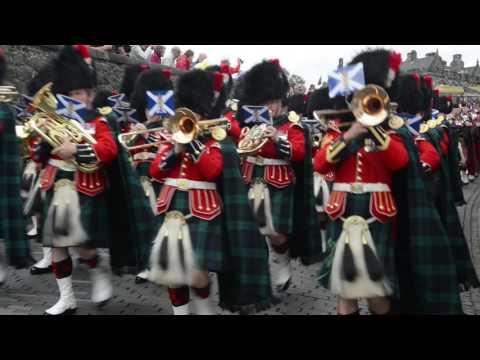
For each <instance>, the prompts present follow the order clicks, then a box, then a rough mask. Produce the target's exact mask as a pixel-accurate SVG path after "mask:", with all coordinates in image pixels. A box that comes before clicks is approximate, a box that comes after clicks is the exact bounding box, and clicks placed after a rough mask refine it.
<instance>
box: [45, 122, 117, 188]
mask: <svg viewBox="0 0 480 360" xmlns="http://www.w3.org/2000/svg"><path fill="white" fill-rule="evenodd" d="M88 125H89V126H90V129H89V131H90V132H91V133H92V135H93V137H94V138H95V140H96V141H97V143H96V144H94V145H92V148H93V150H94V152H95V154H96V156H97V159H98V162H99V163H98V165H99V169H98V170H97V171H95V172H93V173H88V174H87V173H84V172H81V171H79V170H77V171H76V173H75V183H76V186H77V191H78V192H80V193H82V194H84V195H87V196H95V195H97V194H100V193H102V192H103V191H104V190H105V187H106V179H105V174H104V171H103V169H102V165H105V164H108V163H110V162H112V161H113V160H114V159H115V158H116V157H117V154H118V148H117V144H116V143H115V140H114V138H113V135H112V132H111V130H110V127H109V126H108V123H107V121H106V120H105V119H104V118H103V117H97V118H96V119H95V120H93V121H91V122H89V123H88ZM50 158H51V159H56V160H61V159H60V158H59V157H57V156H51V157H50ZM57 172H58V167H56V166H55V165H52V164H48V165H47V166H46V167H45V173H44V175H43V177H42V180H41V184H40V187H41V189H42V190H44V191H47V190H49V189H51V187H52V186H53V184H54V182H55V177H56V174H57Z"/></svg>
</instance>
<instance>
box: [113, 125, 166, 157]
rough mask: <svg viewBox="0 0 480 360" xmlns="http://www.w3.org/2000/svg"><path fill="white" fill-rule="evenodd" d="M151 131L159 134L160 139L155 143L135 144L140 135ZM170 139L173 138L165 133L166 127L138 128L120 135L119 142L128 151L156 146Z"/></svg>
mask: <svg viewBox="0 0 480 360" xmlns="http://www.w3.org/2000/svg"><path fill="white" fill-rule="evenodd" d="M149 133H156V134H157V136H156V137H157V138H158V141H155V142H153V143H148V144H142V145H133V144H134V143H135V141H136V139H137V138H138V136H139V135H144V134H149ZM170 140H171V138H170V136H168V135H167V134H166V133H165V128H163V127H158V128H154V129H145V130H136V131H131V132H128V133H124V134H120V135H118V142H119V143H120V145H122V147H123V148H124V149H125V150H127V151H133V150H140V149H147V148H151V147H154V146H159V145H161V144H163V143H166V142H169V141H170Z"/></svg>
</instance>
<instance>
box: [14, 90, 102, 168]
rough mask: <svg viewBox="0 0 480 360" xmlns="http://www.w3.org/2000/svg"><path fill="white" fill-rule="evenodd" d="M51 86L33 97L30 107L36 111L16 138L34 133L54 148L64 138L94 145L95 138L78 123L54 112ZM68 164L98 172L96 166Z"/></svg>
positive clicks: (18, 130)
mask: <svg viewBox="0 0 480 360" xmlns="http://www.w3.org/2000/svg"><path fill="white" fill-rule="evenodd" d="M51 86H52V83H48V84H47V85H45V86H44V87H42V88H41V89H40V90H39V91H38V92H37V94H36V95H35V96H34V98H33V101H32V106H33V108H34V109H36V110H37V111H36V113H35V114H34V115H33V116H32V117H31V118H30V120H28V121H27V122H25V124H24V125H23V128H22V129H17V136H18V137H20V138H23V139H26V138H29V137H30V136H31V135H32V134H33V133H36V134H38V135H39V136H41V137H42V138H43V139H44V140H45V141H47V142H48V143H49V144H50V146H52V147H54V148H56V147H58V146H60V145H62V143H63V141H64V139H65V138H69V139H70V141H71V142H73V143H75V144H82V143H84V142H86V143H89V144H91V145H94V144H96V143H97V141H96V140H95V138H94V137H93V136H91V135H90V134H89V133H88V132H87V131H85V129H84V128H83V127H82V126H81V125H80V124H79V123H77V122H76V121H75V120H70V119H67V118H64V117H62V116H60V115H58V114H57V113H56V112H55V110H56V107H57V100H56V99H55V97H54V96H53V94H52V93H51V90H50V89H51ZM68 162H71V163H72V164H73V165H74V166H76V167H77V168H78V169H79V170H80V171H82V172H85V173H91V172H95V171H97V170H98V165H97V164H79V163H77V162H76V161H75V160H69V161H68Z"/></svg>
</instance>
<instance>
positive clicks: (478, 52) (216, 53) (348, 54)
mask: <svg viewBox="0 0 480 360" xmlns="http://www.w3.org/2000/svg"><path fill="white" fill-rule="evenodd" d="M171 46H173V45H167V51H169V49H170V47H171ZM366 47H386V48H388V49H393V50H396V51H399V52H401V53H402V58H403V59H405V58H406V54H407V53H408V52H409V51H410V50H412V49H415V50H417V53H418V56H419V57H423V56H424V55H425V53H428V52H434V51H435V50H436V49H437V48H438V50H439V53H440V56H442V58H443V60H446V61H447V63H448V64H450V61H451V60H452V57H453V55H454V54H462V55H463V57H462V58H463V60H464V62H465V66H474V65H475V63H476V61H477V59H478V58H480V45H180V48H181V49H182V50H187V49H192V50H193V51H194V52H195V59H196V57H197V55H198V53H200V52H205V53H206V54H207V55H208V57H209V60H210V62H211V63H213V64H214V63H219V62H220V60H221V59H222V58H223V57H227V58H229V59H230V62H231V63H232V64H236V59H237V57H240V58H242V59H243V60H244V61H245V63H244V65H243V67H242V69H248V68H249V67H251V66H252V65H255V64H256V63H257V62H259V61H261V60H262V59H264V58H268V59H273V58H278V59H280V64H281V65H282V66H283V67H285V68H286V69H287V70H288V71H289V72H290V73H291V74H297V75H300V76H302V77H303V78H304V79H305V81H306V82H307V86H308V85H310V84H312V83H313V84H317V82H318V79H319V78H320V76H322V78H323V81H326V80H327V75H328V73H329V72H330V71H332V70H334V69H336V67H337V64H338V59H339V58H340V57H343V59H344V62H345V63H347V62H349V61H350V59H352V58H353V57H354V56H355V55H356V54H357V53H358V52H359V51H361V50H362V49H364V48H366Z"/></svg>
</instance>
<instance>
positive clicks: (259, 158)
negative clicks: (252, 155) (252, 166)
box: [256, 157, 264, 166]
mask: <svg viewBox="0 0 480 360" xmlns="http://www.w3.org/2000/svg"><path fill="white" fill-rule="evenodd" d="M256 163H257V165H260V166H262V165H263V163H264V158H262V157H257V161H256Z"/></svg>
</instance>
